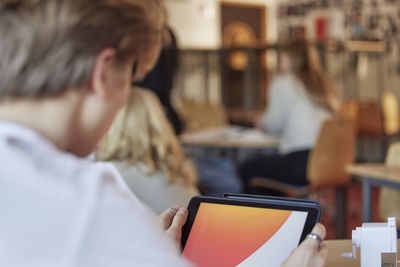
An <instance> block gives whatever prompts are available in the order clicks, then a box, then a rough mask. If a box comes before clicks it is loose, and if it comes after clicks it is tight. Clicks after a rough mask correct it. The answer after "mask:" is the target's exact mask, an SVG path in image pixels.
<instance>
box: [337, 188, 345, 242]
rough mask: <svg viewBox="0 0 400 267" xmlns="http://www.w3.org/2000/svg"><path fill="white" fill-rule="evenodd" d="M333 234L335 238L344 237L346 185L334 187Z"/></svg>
mask: <svg viewBox="0 0 400 267" xmlns="http://www.w3.org/2000/svg"><path fill="white" fill-rule="evenodd" d="M335 201H336V213H335V235H336V239H345V238H346V231H347V187H346V186H343V187H338V188H336V196H335Z"/></svg>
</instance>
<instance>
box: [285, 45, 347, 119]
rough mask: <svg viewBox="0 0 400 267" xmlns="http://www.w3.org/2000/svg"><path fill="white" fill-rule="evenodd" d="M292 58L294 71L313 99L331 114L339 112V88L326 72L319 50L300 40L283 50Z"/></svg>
mask: <svg viewBox="0 0 400 267" xmlns="http://www.w3.org/2000/svg"><path fill="white" fill-rule="evenodd" d="M283 51H285V52H287V53H288V54H289V56H290V60H291V66H292V71H293V72H294V73H295V75H296V76H297V77H298V78H299V79H300V80H301V81H302V82H303V84H304V86H305V88H306V90H307V92H308V93H309V95H310V96H311V98H312V99H313V100H314V101H315V102H316V103H317V104H319V105H320V106H322V107H324V108H325V109H327V110H329V111H331V112H337V111H338V110H339V107H340V98H339V94H338V90H337V87H336V86H335V84H334V82H333V81H332V80H331V79H330V78H329V77H328V75H327V74H326V72H325V71H324V69H323V67H322V64H321V60H320V57H319V54H318V51H317V49H316V48H315V46H313V45H312V44H310V43H308V42H306V41H303V40H299V41H294V42H292V43H290V44H289V45H288V46H287V47H285V48H284V49H283Z"/></svg>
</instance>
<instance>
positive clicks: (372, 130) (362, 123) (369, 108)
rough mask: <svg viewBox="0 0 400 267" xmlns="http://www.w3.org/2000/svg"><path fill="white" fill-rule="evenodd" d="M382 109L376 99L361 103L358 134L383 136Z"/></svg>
mask: <svg viewBox="0 0 400 267" xmlns="http://www.w3.org/2000/svg"><path fill="white" fill-rule="evenodd" d="M382 123H383V122H382V111H381V108H380V107H379V105H378V103H377V102H376V101H365V102H362V103H360V106H359V111H358V121H357V134H358V135H360V136H370V137H379V136H382V127H383V126H382Z"/></svg>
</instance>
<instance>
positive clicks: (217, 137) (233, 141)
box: [179, 125, 279, 149]
mask: <svg viewBox="0 0 400 267" xmlns="http://www.w3.org/2000/svg"><path fill="white" fill-rule="evenodd" d="M179 139H180V140H181V142H182V143H183V144H184V145H185V144H187V145H195V146H202V147H218V148H272V149H276V148H278V146H279V140H278V139H276V138H273V137H271V136H268V135H266V134H265V133H264V132H262V131H261V130H259V129H256V128H245V127H240V126H233V125H227V126H223V127H217V128H210V129H205V130H201V131H196V132H190V133H184V134H182V135H181V136H180V137H179Z"/></svg>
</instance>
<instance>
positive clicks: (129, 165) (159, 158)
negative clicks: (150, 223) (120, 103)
mask: <svg viewBox="0 0 400 267" xmlns="http://www.w3.org/2000/svg"><path fill="white" fill-rule="evenodd" d="M96 157H97V159H99V160H105V161H112V162H113V163H114V165H115V166H116V168H117V169H118V170H119V172H120V173H121V175H122V176H123V177H124V179H125V180H126V183H127V184H128V186H129V188H130V189H131V190H132V191H133V192H134V193H135V195H136V196H137V197H138V198H139V199H141V200H142V201H143V202H145V203H146V204H147V205H148V206H150V207H151V208H153V209H154V210H155V211H156V212H158V213H161V212H162V211H164V210H165V209H167V208H169V207H172V206H173V205H175V204H178V205H182V206H187V204H188V203H189V200H190V198H192V197H193V196H195V195H199V191H198V190H197V187H196V171H195V169H194V167H193V166H192V164H191V163H190V162H189V161H188V160H187V159H186V158H185V156H184V154H183V151H182V149H181V146H180V144H179V141H178V139H177V137H176V135H175V133H174V131H173V128H172V126H171V124H170V123H169V121H168V119H167V117H166V115H165V113H164V112H163V108H162V105H161V103H160V101H159V100H158V98H157V96H156V95H155V94H154V93H153V92H151V91H150V90H147V89H138V88H135V89H134V90H133V91H132V93H131V96H130V97H129V100H128V103H127V104H126V105H125V106H124V107H123V109H122V110H121V111H120V112H119V113H118V115H117V116H116V119H115V120H114V122H113V124H112V126H111V128H110V129H109V131H108V132H107V134H106V135H105V136H104V138H103V139H102V141H101V142H100V145H99V147H98V148H97V151H96Z"/></svg>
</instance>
